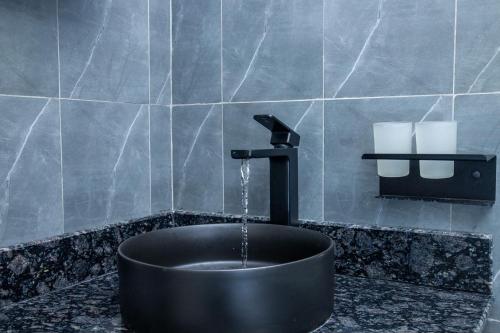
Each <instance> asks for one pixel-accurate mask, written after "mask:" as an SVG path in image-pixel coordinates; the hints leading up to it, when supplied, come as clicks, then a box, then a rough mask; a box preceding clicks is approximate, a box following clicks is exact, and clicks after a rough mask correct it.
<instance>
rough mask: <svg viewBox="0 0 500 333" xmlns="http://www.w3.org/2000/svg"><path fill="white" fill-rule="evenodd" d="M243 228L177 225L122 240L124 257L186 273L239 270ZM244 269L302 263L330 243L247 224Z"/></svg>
mask: <svg viewBox="0 0 500 333" xmlns="http://www.w3.org/2000/svg"><path fill="white" fill-rule="evenodd" d="M241 226H242V225H241V224H221V225H217V226H215V227H214V226H213V225H212V226H209V225H207V226H197V229H196V232H193V229H192V227H189V226H188V227H178V228H175V229H176V230H175V232H172V231H171V230H172V229H166V230H159V231H156V232H151V233H147V234H144V235H141V236H138V237H136V238H135V239H134V240H133V241H125V242H124V243H123V244H122V245H121V247H120V253H121V255H123V256H124V257H126V258H128V259H130V260H133V261H136V262H138V263H142V264H145V265H154V266H160V267H162V268H174V269H185V270H227V269H240V268H242V264H241ZM248 242H249V250H248V265H247V268H257V267H265V266H273V265H280V264H286V263H290V262H294V261H298V260H303V259H306V258H309V257H312V256H315V255H317V254H320V253H321V252H323V251H325V250H327V249H328V248H329V247H330V246H331V241H329V239H327V238H325V237H317V235H316V233H314V232H312V231H309V230H305V229H300V228H296V227H283V226H275V225H269V224H249V225H248ZM172 249H182V251H172Z"/></svg>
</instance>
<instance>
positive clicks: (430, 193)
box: [362, 154, 496, 206]
mask: <svg viewBox="0 0 500 333" xmlns="http://www.w3.org/2000/svg"><path fill="white" fill-rule="evenodd" d="M362 159H364V160H408V161H410V173H409V175H408V176H405V177H394V178H392V177H379V186H380V189H379V192H380V195H379V197H381V198H391V199H392V198H393V199H413V200H428V201H439V202H448V203H460V204H470V205H481V206H491V205H493V204H494V203H495V195H496V155H481V154H470V155H469V154H364V155H363V156H362ZM421 160H425V161H454V162H455V172H454V175H453V177H451V178H444V179H427V178H422V177H421V176H420V168H419V163H418V162H419V161H421Z"/></svg>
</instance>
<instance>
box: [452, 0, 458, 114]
mask: <svg viewBox="0 0 500 333" xmlns="http://www.w3.org/2000/svg"><path fill="white" fill-rule="evenodd" d="M457 18H458V0H455V15H454V23H453V81H452V103H451V117H452V118H451V119H452V120H455V96H456V95H455V84H456V83H455V81H456V67H457Z"/></svg>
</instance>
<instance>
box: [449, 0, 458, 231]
mask: <svg viewBox="0 0 500 333" xmlns="http://www.w3.org/2000/svg"><path fill="white" fill-rule="evenodd" d="M454 7H455V9H454V18H453V78H452V96H451V120H455V97H456V95H455V81H456V66H457V17H458V0H455V1H454ZM452 228H453V204H450V221H449V230H450V231H451V230H452Z"/></svg>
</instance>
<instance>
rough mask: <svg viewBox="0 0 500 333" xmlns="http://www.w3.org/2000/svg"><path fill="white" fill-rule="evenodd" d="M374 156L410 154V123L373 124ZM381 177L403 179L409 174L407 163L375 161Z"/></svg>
mask: <svg viewBox="0 0 500 333" xmlns="http://www.w3.org/2000/svg"><path fill="white" fill-rule="evenodd" d="M373 139H374V144H375V154H411V141H412V123H410V122H382V123H374V124H373ZM377 173H378V175H379V176H381V177H404V176H408V174H409V173H410V162H409V161H398V160H377Z"/></svg>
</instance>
